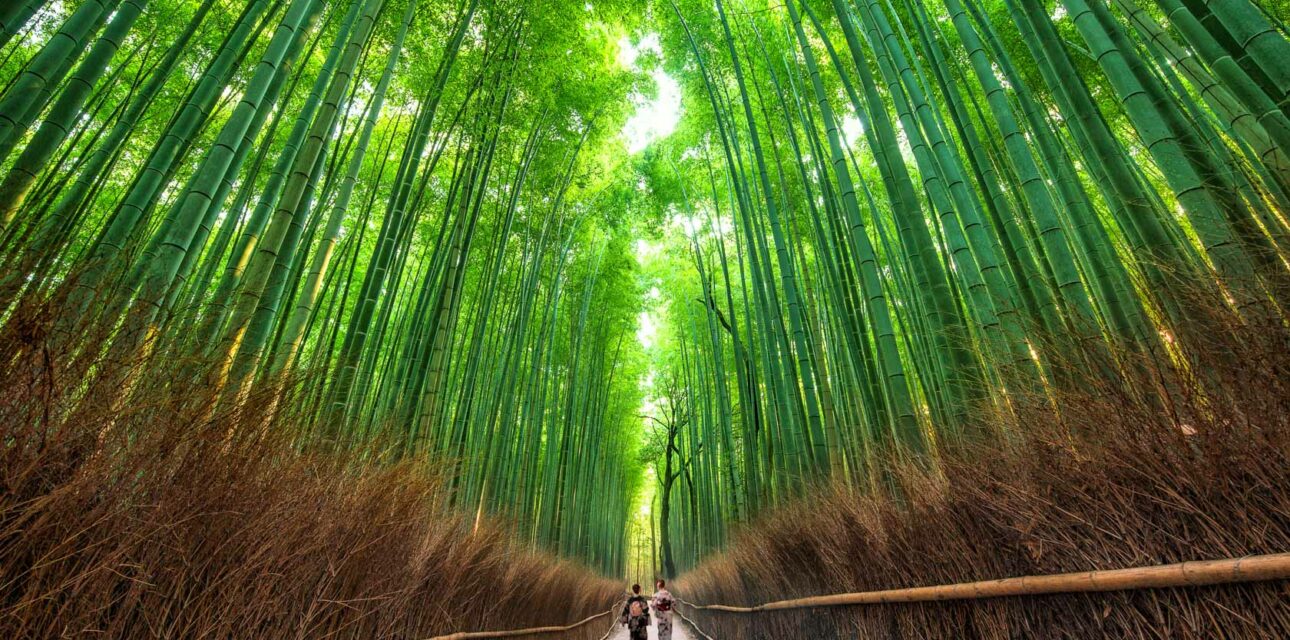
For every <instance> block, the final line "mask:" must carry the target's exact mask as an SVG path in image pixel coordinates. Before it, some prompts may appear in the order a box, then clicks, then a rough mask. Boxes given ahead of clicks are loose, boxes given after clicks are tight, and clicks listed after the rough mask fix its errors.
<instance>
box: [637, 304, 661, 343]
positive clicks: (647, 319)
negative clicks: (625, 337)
mask: <svg viewBox="0 0 1290 640" xmlns="http://www.w3.org/2000/svg"><path fill="white" fill-rule="evenodd" d="M656 339H658V319H657V318H655V317H654V313H653V312H651V311H642V312H640V315H639V316H637V317H636V341H637V342H639V343H641V346H642V347H645V348H646V349H650V348H652V347H653V346H654V341H655V340H656Z"/></svg>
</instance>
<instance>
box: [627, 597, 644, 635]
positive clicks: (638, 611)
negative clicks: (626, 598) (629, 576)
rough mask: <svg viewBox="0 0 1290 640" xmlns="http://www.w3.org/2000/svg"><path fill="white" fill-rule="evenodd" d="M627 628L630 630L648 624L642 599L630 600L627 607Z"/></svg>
mask: <svg viewBox="0 0 1290 640" xmlns="http://www.w3.org/2000/svg"><path fill="white" fill-rule="evenodd" d="M627 615H628V620H627V628H628V629H629V630H631V631H635V630H637V629H640V628H641V627H647V626H649V612H648V611H646V610H645V603H644V601H642V600H632V602H631V604H630V605H629V606H628V609H627Z"/></svg>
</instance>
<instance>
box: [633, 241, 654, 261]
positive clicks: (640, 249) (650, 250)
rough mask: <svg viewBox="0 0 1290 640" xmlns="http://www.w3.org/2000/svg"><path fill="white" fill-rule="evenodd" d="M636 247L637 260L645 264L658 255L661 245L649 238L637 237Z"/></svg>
mask: <svg viewBox="0 0 1290 640" xmlns="http://www.w3.org/2000/svg"><path fill="white" fill-rule="evenodd" d="M634 249H636V262H638V263H640V264H645V262H647V261H648V260H650V259H652V258H653V257H654V256H656V255H658V251H659V249H660V247H659V246H658V245H656V244H654V243H653V242H650V241H649V240H644V239H637V240H636V246H635V247H634Z"/></svg>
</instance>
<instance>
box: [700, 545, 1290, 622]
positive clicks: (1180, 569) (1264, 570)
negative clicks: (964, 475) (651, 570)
mask: <svg viewBox="0 0 1290 640" xmlns="http://www.w3.org/2000/svg"><path fill="white" fill-rule="evenodd" d="M1288 578H1290V553H1272V554H1264V555H1254V556H1245V557H1242V558H1227V559H1223V560H1201V561H1191V562H1179V563H1176V564H1162V565H1155V566H1148V567H1134V568H1129V569H1109V570H1103V571H1081V572H1076V573H1058V574H1052V575H1038V576H1021V577H1017V578H1003V579H999V580H981V581H978V582H961V583H958V584H946V585H937V586H932V587H912V588H908V589H887V590H884V591H865V592H861V593H838V594H833V595H827V596H815V597H810V598H797V599H794V600H779V601H776V602H768V603H766V604H760V605H757V606H754V607H735V606H729V605H721V604H712V605H699V604H693V603H690V602H685V601H682V603H683V604H685V605H687V606H691V607H694V608H695V609H706V610H710V611H725V612H729V613H758V612H762V611H783V610H786V609H806V608H810V607H837V606H847V605H858V604H892V603H898V602H936V601H945V600H979V599H982V598H1002V597H1009V596H1035V595H1047V594H1055V593H1089V592H1098V591H1127V590H1132V589H1163V588H1173V587H1200V586H1208V585H1216V584H1235V583H1242V582H1262V581H1267V580H1285V579H1288Z"/></svg>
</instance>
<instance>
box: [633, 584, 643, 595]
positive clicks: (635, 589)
mask: <svg viewBox="0 0 1290 640" xmlns="http://www.w3.org/2000/svg"><path fill="white" fill-rule="evenodd" d="M632 593H634V594H636V595H640V594H641V586H640V585H638V584H634V585H632Z"/></svg>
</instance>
